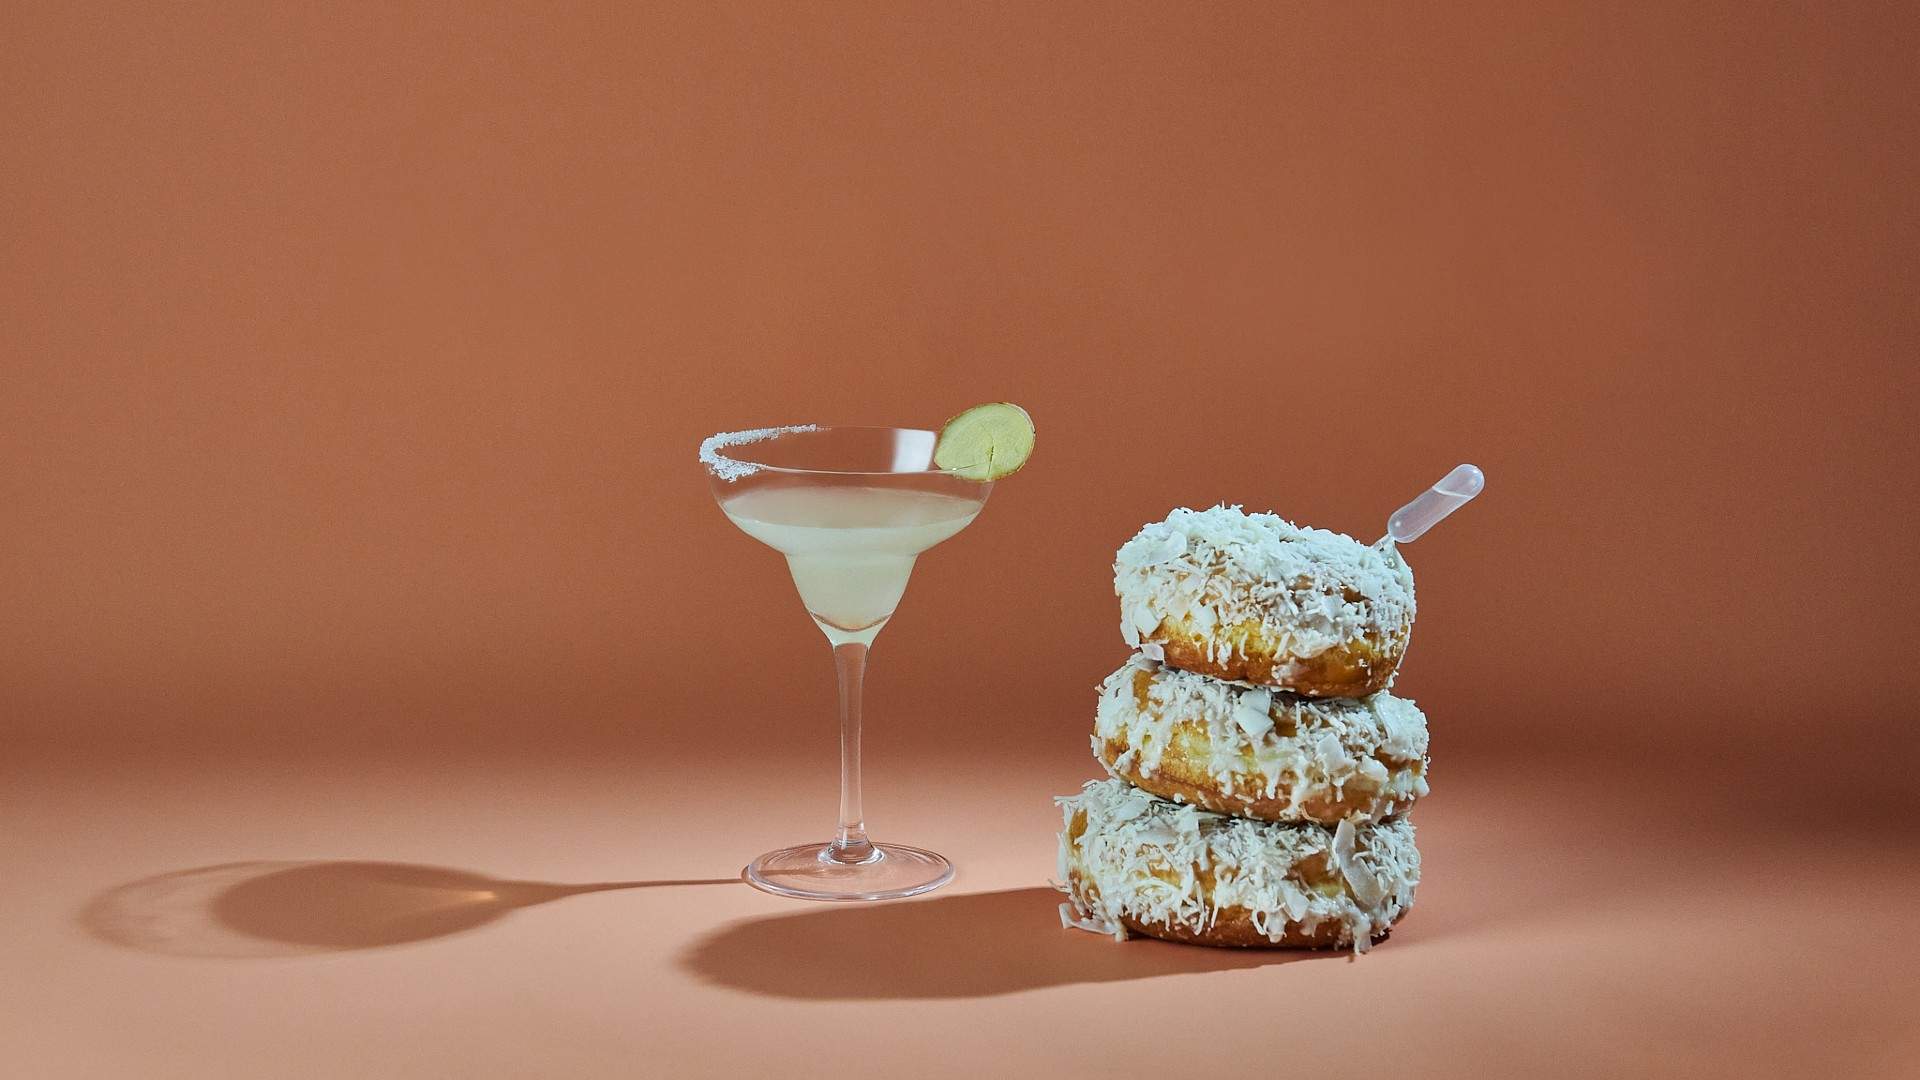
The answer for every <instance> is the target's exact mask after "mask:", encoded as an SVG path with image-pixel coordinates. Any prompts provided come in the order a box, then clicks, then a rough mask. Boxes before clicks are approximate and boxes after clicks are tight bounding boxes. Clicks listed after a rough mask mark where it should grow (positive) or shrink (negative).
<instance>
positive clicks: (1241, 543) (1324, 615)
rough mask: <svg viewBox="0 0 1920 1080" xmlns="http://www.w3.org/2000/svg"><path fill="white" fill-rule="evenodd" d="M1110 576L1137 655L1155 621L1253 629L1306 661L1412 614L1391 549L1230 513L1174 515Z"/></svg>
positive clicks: (1232, 509)
mask: <svg viewBox="0 0 1920 1080" xmlns="http://www.w3.org/2000/svg"><path fill="white" fill-rule="evenodd" d="M1113 571H1114V592H1115V593H1116V594H1117V595H1118V596H1119V597H1120V610H1121V620H1120V621H1121V634H1122V635H1123V636H1125V638H1126V639H1127V643H1128V644H1130V645H1136V646H1137V645H1139V644H1140V643H1141V642H1142V641H1144V640H1146V639H1147V638H1148V637H1149V636H1150V635H1151V634H1152V633H1153V632H1154V630H1155V628H1157V627H1158V626H1159V624H1160V621H1161V620H1162V619H1174V620H1178V619H1182V618H1186V617H1192V618H1193V619H1194V620H1195V621H1196V623H1197V625H1198V626H1199V627H1200V628H1201V629H1202V630H1206V629H1209V628H1211V627H1214V626H1231V625H1235V624H1239V623H1243V622H1257V623H1259V624H1260V625H1261V626H1262V627H1263V628H1265V629H1266V630H1267V631H1268V633H1269V634H1270V635H1271V636H1272V637H1273V638H1274V639H1275V640H1278V641H1282V642H1284V643H1285V647H1286V650H1287V652H1288V653H1289V654H1291V655H1292V656H1295V657H1297V658H1300V659H1306V658H1309V657H1313V656H1318V655H1319V654H1320V653H1323V652H1325V651H1327V650H1328V649H1331V648H1334V647H1335V646H1338V645H1342V644H1345V643H1347V642H1349V641H1351V640H1353V639H1354V638H1357V637H1360V636H1361V635H1362V634H1364V633H1366V632H1368V631H1379V630H1394V629H1396V628H1399V627H1402V626H1404V625H1405V624H1406V623H1408V622H1410V621H1411V620H1412V619H1413V614H1414V602H1413V571H1412V570H1411V569H1409V568H1408V566H1407V563H1406V560H1404V559H1402V558H1401V557H1400V554H1399V552H1398V551H1396V550H1395V549H1394V548H1393V546H1392V545H1390V544H1389V545H1387V546H1386V547H1384V548H1377V547H1369V546H1367V545H1365V544H1362V543H1360V542H1359V541H1357V540H1355V539H1353V538H1352V537H1350V536H1346V535H1343V534H1341V533H1336V532H1329V531H1328V530H1326V529H1311V528H1303V527H1301V526H1298V525H1295V524H1293V523H1292V522H1290V521H1287V520H1286V519H1284V518H1281V517H1279V516H1277V515H1274V514H1265V513H1252V514H1249V513H1247V512H1245V511H1243V510H1242V509H1241V508H1240V507H1238V506H1215V507H1212V508H1210V509H1207V510H1190V509H1186V508H1181V509H1178V510H1175V511H1173V512H1172V513H1170V514H1168V515H1167V518H1166V520H1165V521H1158V522H1155V523H1153V524H1151V525H1148V526H1146V527H1145V528H1143V529H1141V530H1140V531H1139V532H1138V533H1136V534H1135V535H1134V537H1133V538H1132V539H1131V540H1128V541H1127V542H1126V543H1125V544H1124V545H1122V546H1121V548H1120V551H1119V553H1118V554H1117V555H1116V556H1115V559H1114V567H1113ZM1349 595H1351V596H1352V597H1354V598H1353V599H1349V598H1348V597H1349Z"/></svg>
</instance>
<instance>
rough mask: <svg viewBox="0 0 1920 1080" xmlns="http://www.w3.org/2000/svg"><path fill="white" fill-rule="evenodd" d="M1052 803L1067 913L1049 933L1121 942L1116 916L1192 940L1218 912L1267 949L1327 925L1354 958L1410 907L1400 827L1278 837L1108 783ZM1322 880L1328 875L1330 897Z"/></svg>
mask: <svg viewBox="0 0 1920 1080" xmlns="http://www.w3.org/2000/svg"><path fill="white" fill-rule="evenodd" d="M1054 802H1055V803H1057V804H1059V806H1060V809H1061V813H1062V817H1063V826H1062V829H1061V832H1060V859H1059V876H1060V879H1061V881H1063V882H1065V884H1063V885H1061V886H1060V888H1061V889H1062V890H1063V891H1064V892H1066V893H1067V898H1068V901H1069V903H1070V907H1071V910H1063V911H1062V913H1061V921H1062V922H1063V923H1066V924H1068V925H1072V926H1080V927H1083V928H1087V929H1093V930H1096V931H1097V932H1102V933H1110V934H1113V935H1114V936H1115V937H1116V938H1124V937H1126V928H1125V924H1124V923H1123V922H1122V921H1121V919H1122V917H1123V916H1125V917H1131V918H1133V919H1134V920H1136V921H1138V922H1142V923H1148V924H1154V925H1161V926H1168V927H1172V926H1181V927H1185V928H1186V929H1188V930H1191V931H1193V932H1195V933H1204V932H1205V931H1206V930H1207V928H1208V927H1209V926H1211V925H1212V924H1213V922H1214V920H1216V919H1217V918H1218V917H1219V913H1220V912H1221V910H1223V909H1226V908H1233V907H1239V908H1245V909H1246V910H1247V911H1248V912H1250V913H1251V915H1252V920H1253V924H1254V927H1255V928H1256V929H1257V930H1258V931H1259V932H1260V933H1263V934H1265V935H1266V936H1267V939H1268V940H1269V941H1273V942H1276V943H1277V942H1279V941H1281V940H1283V939H1284V938H1285V937H1286V934H1287V931H1288V929H1289V928H1290V927H1298V928H1299V930H1300V931H1301V932H1303V933H1312V932H1313V931H1314V930H1315V928H1317V927H1318V926H1320V924H1322V923H1325V922H1333V923H1335V924H1337V925H1338V926H1339V928H1340V931H1339V938H1338V940H1339V943H1340V944H1342V945H1351V946H1352V947H1353V949H1354V951H1355V952H1364V951H1366V948H1367V946H1368V945H1369V944H1370V943H1371V941H1372V939H1373V937H1374V935H1375V933H1376V932H1378V931H1380V930H1384V929H1386V928H1387V927H1388V926H1390V925H1392V924H1393V922H1394V920H1396V919H1398V918H1399V917H1400V914H1401V913H1402V912H1404V911H1405V910H1406V909H1407V908H1408V907H1409V906H1411V905H1412V903H1413V895H1414V890H1415V887H1416V886H1417V885H1418V884H1419V883H1420V852H1419V849H1418V848H1416V847H1415V846H1414V833H1413V824H1412V823H1411V822H1409V821H1407V820H1406V819H1405V818H1392V819H1389V820H1387V821H1384V822H1380V823H1377V824H1371V825H1360V826H1358V827H1356V826H1355V825H1354V824H1353V823H1352V822H1342V823H1341V825H1340V828H1339V830H1338V831H1337V832H1335V831H1329V830H1328V829H1326V828H1324V827H1322V826H1319V825H1279V824H1273V823H1269V822H1260V821H1250V820H1247V819H1245V818H1237V817H1228V816H1226V815H1223V814H1212V813H1207V812H1206V811H1203V810H1198V809H1195V808H1194V807H1191V806H1181V805H1179V804H1177V803H1174V802H1171V801H1168V800H1165V799H1156V798H1154V797H1153V796H1151V795H1148V794H1146V793H1145V792H1142V791H1138V790H1136V789H1134V788H1131V787H1128V786H1127V785H1126V784H1124V783H1122V782H1120V781H1118V780H1093V781H1089V782H1088V783H1087V785H1086V787H1085V788H1083V789H1082V790H1081V792H1080V793H1079V794H1078V795H1066V796H1061V797H1059V798H1057V799H1055V800H1054ZM1082 813H1084V814H1085V815H1086V825H1085V829H1084V830H1083V831H1082V832H1081V834H1080V835H1079V836H1078V837H1077V838H1076V837H1075V836H1074V835H1073V826H1074V817H1075V815H1077V814H1082ZM1313 868H1318V870H1319V872H1318V873H1315V872H1313ZM1328 868H1331V872H1333V873H1335V874H1337V875H1338V877H1337V880H1335V881H1332V882H1331V884H1332V885H1333V886H1334V887H1331V888H1330V887H1328V886H1329V884H1330V882H1329V880H1328V878H1327V877H1326V876H1325V875H1326V874H1327V872H1328Z"/></svg>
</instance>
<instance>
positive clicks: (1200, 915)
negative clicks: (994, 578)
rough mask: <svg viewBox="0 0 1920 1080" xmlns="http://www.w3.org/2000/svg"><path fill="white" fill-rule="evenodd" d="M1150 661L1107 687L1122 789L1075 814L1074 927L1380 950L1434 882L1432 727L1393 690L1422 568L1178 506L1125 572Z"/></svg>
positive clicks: (1106, 716) (1131, 630) (1236, 513)
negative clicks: (1428, 870) (1423, 885)
mask: <svg viewBox="0 0 1920 1080" xmlns="http://www.w3.org/2000/svg"><path fill="white" fill-rule="evenodd" d="M1114 591H1115V593H1116V594H1117V595H1118V596H1119V598H1120V612H1121V614H1120V628H1121V633H1122V635H1123V636H1124V637H1125V638H1126V641H1127V644H1129V645H1131V646H1132V647H1133V648H1134V653H1133V655H1132V656H1130V657H1128V658H1127V662H1126V663H1125V664H1123V665H1121V667H1120V670H1118V671H1116V672H1114V673H1113V674H1112V675H1110V676H1108V677H1107V679H1106V681H1105V682H1104V683H1103V684H1101V686H1100V699H1099V707H1098V710H1097V712H1096V714H1095V720H1094V732H1093V754H1094V757H1095V758H1096V759H1097V760H1098V761H1099V762H1100V764H1101V765H1102V766H1103V767H1104V768H1105V769H1106V771H1107V773H1108V775H1109V777H1110V779H1106V780H1094V781H1090V782H1088V783H1087V785H1086V786H1085V788H1083V789H1082V790H1081V791H1080V793H1079V794H1077V795H1070V796H1062V797H1060V798H1058V799H1056V800H1054V801H1055V802H1056V803H1058V804H1059V806H1060V808H1061V811H1062V816H1063V819H1064V820H1063V827H1062V830H1061V833H1060V865H1059V876H1060V882H1061V884H1060V888H1061V890H1062V891H1063V892H1065V893H1066V894H1067V903H1065V904H1062V905H1061V907H1060V913H1061V919H1062V921H1063V922H1064V923H1065V924H1067V925H1070V926H1078V927H1081V928H1082V929H1087V930H1093V931H1096V932H1099V933H1106V934H1112V935H1113V936H1114V937H1116V938H1125V937H1126V936H1127V934H1128V933H1129V932H1130V931H1131V932H1135V933H1142V934H1148V935H1151V936H1153V937H1158V938H1165V939H1167V940H1170V941H1181V942H1189V943H1193V944H1200V945H1223V946H1258V947H1293V948H1334V947H1350V948H1352V949H1354V950H1355V951H1356V952H1359V951H1365V950H1366V948H1367V947H1368V946H1369V945H1371V944H1372V943H1374V942H1376V941H1379V940H1380V939H1382V938H1384V937H1386V935H1387V933H1388V931H1389V930H1390V928H1391V927H1392V926H1393V924H1394V922H1395V921H1397V920H1398V919H1399V918H1400V916H1401V915H1403V914H1404V913H1405V912H1406V910H1407V909H1408V907H1409V906H1411V905H1412V903H1413V893H1414V887H1415V886H1416V885H1418V884H1419V880H1420V852H1419V850H1418V849H1417V848H1416V847H1415V846H1414V837H1413V824H1412V823H1411V822H1410V821H1408V820H1407V810H1408V808H1409V807H1411V806H1412V805H1413V803H1414V802H1415V801H1416V800H1417V799H1419V798H1420V797H1421V796H1423V795H1425V794H1426V793H1427V722H1426V717H1425V716H1423V715H1422V714H1421V712H1420V710H1419V709H1417V708H1415V707H1414V705H1413V703H1412V702H1411V701H1407V700H1406V699H1404V698H1399V697H1395V696H1394V695H1393V694H1392V693H1391V692H1390V691H1389V689H1388V688H1389V687H1390V685H1391V684H1392V681H1393V674H1394V671H1395V670H1396V669H1397V668H1398V667H1399V664H1400V659H1401V657H1402V656H1403V655H1405V653H1406V650H1407V641H1408V637H1409V635H1410V633H1411V631H1412V629H1413V616H1414V601H1413V572H1412V571H1411V570H1410V569H1409V568H1408V567H1407V564H1406V561H1405V560H1404V559H1402V558H1401V557H1400V554H1399V552H1397V551H1395V550H1394V548H1393V546H1392V545H1391V544H1386V545H1384V546H1376V547H1369V546H1367V545H1364V544H1361V543H1359V542H1358V541H1356V540H1354V539H1353V538H1351V537H1348V536H1343V535H1341V534H1339V533H1334V532H1328V531H1326V530H1323V529H1307V528H1300V527H1298V526H1295V525H1293V524H1291V523H1290V522H1288V521H1286V520H1284V519H1282V518H1279V517H1276V516H1275V515H1273V514H1258V513H1256V514H1249V513H1244V512H1243V511H1241V509H1240V508H1239V507H1237V506H1216V507H1213V508H1212V509H1209V510H1186V509H1181V510H1175V511H1174V512H1173V513H1172V514H1170V515H1168V516H1167V519H1166V520H1165V521H1161V522H1156V523H1154V524H1152V525H1148V526H1147V527H1145V528H1143V529H1141V530H1140V532H1139V533H1137V534H1136V535H1135V536H1134V537H1133V539H1131V540H1129V541H1127V543H1126V544H1125V545H1124V546H1122V547H1121V548H1120V552H1119V554H1118V556H1117V557H1116V559H1115V561H1114Z"/></svg>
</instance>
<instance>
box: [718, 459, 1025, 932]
mask: <svg viewBox="0 0 1920 1080" xmlns="http://www.w3.org/2000/svg"><path fill="white" fill-rule="evenodd" d="M938 438H939V436H938V434H937V433H936V432H932V431H919V430H914V429H911V428H888V427H812V426H803V427H788V428H765V429H761V430H758V431H740V432H728V433H725V434H721V435H715V436H713V437H712V438H710V439H708V440H707V441H706V442H705V443H704V444H702V446H701V447H700V460H701V463H702V464H704V465H705V466H706V468H707V476H708V480H709V482H710V483H711V485H712V488H713V497H714V498H715V499H716V500H717V501H718V502H719V503H720V509H721V510H722V511H724V512H725V513H726V515H727V517H728V519H730V520H731V521H732V522H733V523H734V524H735V525H737V526H739V527H740V530H741V531H742V532H745V533H746V534H747V535H748V536H751V537H753V538H754V539H755V540H758V541H760V542H761V543H763V544H766V545H767V546H768V547H771V548H773V549H774V550H776V551H779V552H780V553H781V554H783V555H785V556H786V557H787V568H788V569H789V570H791V571H792V573H793V583H794V586H795V587H796V588H797V589H798V590H799V592H800V601H801V603H802V604H804V605H805V606H806V609H807V613H808V614H810V615H812V616H813V621H814V623H815V624H816V625H817V626H819V627H820V630H821V632H822V633H823V634H825V635H826V637H827V641H828V642H829V643H831V645H832V646H833V663H834V668H835V669H836V670H837V671H838V673H839V678H840V825H839V829H838V830H837V831H836V833H835V835H834V838H833V839H832V840H831V841H826V842H823V843H814V844H801V845H798V846H796V847H789V848H782V849H780V850H779V851H771V852H768V853H767V854H765V855H762V856H760V857H759V858H757V859H755V860H753V862H752V863H750V864H748V866H747V868H746V871H745V874H744V876H745V877H746V879H747V881H748V882H749V883H751V884H752V885H754V886H756V887H758V888H760V889H764V890H766V891H767V892H772V893H779V894H781V895H783V896H797V897H803V898H806V899H810V900H886V899H891V898H894V897H900V896H913V895H915V894H917V893H923V892H928V891H931V890H933V889H937V888H939V887H940V886H942V885H945V884H946V883H947V882H949V881H951V880H953V864H951V863H949V862H948V861H947V860H946V859H945V858H943V857H941V856H939V855H936V854H934V853H933V852H931V851H924V850H922V849H920V848H915V847H905V846H902V845H898V844H875V843H873V842H872V841H870V840H868V839H867V829H866V820H865V817H864V815H863V812H862V810H861V805H860V689H861V683H862V680H863V679H864V677H865V674H866V666H867V647H868V646H869V645H871V644H872V643H873V639H874V637H875V636H876V635H878V634H879V633H880V628H881V627H883V626H885V625H886V624H887V620H888V619H889V618H891V617H892V615H893V612H894V609H895V608H896V607H898V606H899V603H900V596H901V594H902V593H904V592H905V591H906V588H907V579H908V577H909V576H911V575H912V573H913V565H914V560H915V559H916V558H918V557H919V555H920V553H921V552H923V551H925V550H927V549H928V548H930V547H933V546H934V545H935V544H938V543H940V542H941V541H942V540H946V539H948V538H950V537H952V536H953V535H954V534H956V533H958V532H959V531H960V530H962V529H964V528H966V527H967V525H968V524H970V523H971V522H972V521H973V519H974V517H975V516H977V515H978V514H979V513H980V508H981V507H982V506H983V505H985V504H986V501H987V495H988V493H989V492H990V491H992V489H993V484H992V483H991V482H982V481H976V480H967V479H963V478H961V477H959V476H956V475H954V474H953V473H950V472H944V471H942V470H940V469H939V468H937V467H935V465H934V464H933V451H934V444H935V443H936V442H937V440H938Z"/></svg>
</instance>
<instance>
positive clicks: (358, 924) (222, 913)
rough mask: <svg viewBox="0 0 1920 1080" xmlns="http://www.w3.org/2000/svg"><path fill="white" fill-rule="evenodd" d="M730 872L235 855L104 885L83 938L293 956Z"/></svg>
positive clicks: (85, 913)
mask: <svg viewBox="0 0 1920 1080" xmlns="http://www.w3.org/2000/svg"><path fill="white" fill-rule="evenodd" d="M737 884H740V881H739V879H738V878H715V879H699V880H673V881H611V882H600V883H596V884H589V885H558V884H550V883H546V882H537V881H501V880H497V879H494V878H490V877H486V876H484V875H481V874H475V873H472V872H469V871H466V870H453V869H448V868H446V867H438V866H415V865H412V864H408V863H390V862H347V861H342V862H334V861H328V862H241V863H225V864H222V865H219V866H204V867H197V868H195V869H192V870H177V871H174V872H172V873H166V874H160V875H157V876H155V877H150V878H143V879H141V880H139V881H131V882H128V883H126V884H124V885H119V886H116V887H114V888H112V889H109V890H107V891H106V892H104V893H101V894H100V895H99V896H97V897H95V898H93V899H92V900H91V901H89V902H88V903H87V905H86V906H85V907H83V908H82V909H81V910H80V913H79V916H78V918H79V922H80V925H81V926H82V927H83V928H84V929H85V930H86V931H87V932H88V933H89V934H91V935H92V936H94V937H95V938H98V939H99V940H101V941H105V942H108V943H111V944H114V945H119V946H122V947H124V948H130V949H139V950H141V951H143V952H152V953H162V954H166V955H171V956H208V957H265V956H299V955H305V954H311V953H325V952H339V951H343V950H351V949H378V948H385V947H387V946H392V945H404V944H407V943H409V942H415V941H425V940H428V939H430V938H439V937H446V936H448V935H450V934H458V933H464V932H466V931H469V930H473V929H476V928H478V927H481V926H484V925H486V924H488V923H490V922H493V921H494V920H496V919H499V918H501V917H503V916H505V915H506V914H507V913H508V912H511V911H516V910H518V909H520V908H526V907H532V906H534V905H536V904H545V903H550V902H552V901H554V900H559V899H562V898H564V897H568V896H577V895H579V894H581V893H591V892H607V891H610V890H614V889H646V888H659V887H663V886H673V885H737Z"/></svg>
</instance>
